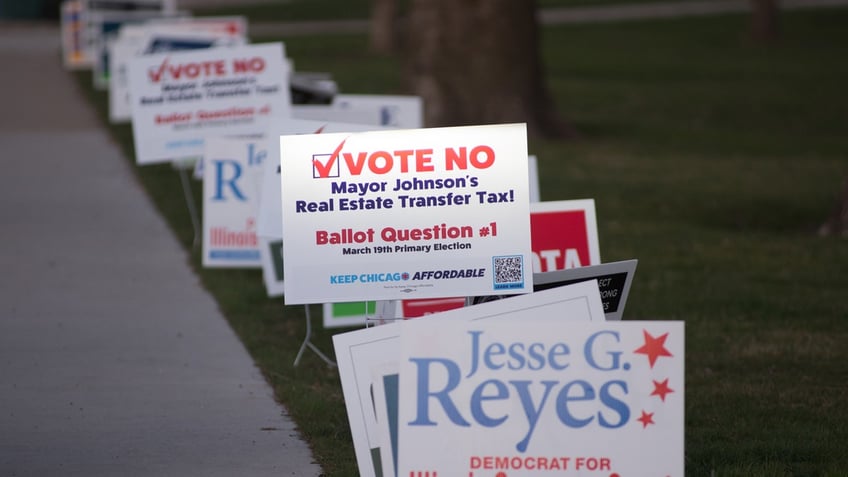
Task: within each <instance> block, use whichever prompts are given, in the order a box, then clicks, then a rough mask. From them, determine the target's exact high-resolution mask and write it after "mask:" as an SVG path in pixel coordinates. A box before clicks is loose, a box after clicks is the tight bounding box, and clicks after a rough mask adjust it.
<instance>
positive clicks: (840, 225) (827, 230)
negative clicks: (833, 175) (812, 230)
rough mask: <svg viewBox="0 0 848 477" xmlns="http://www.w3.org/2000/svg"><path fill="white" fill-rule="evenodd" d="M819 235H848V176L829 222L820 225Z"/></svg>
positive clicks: (843, 182)
mask: <svg viewBox="0 0 848 477" xmlns="http://www.w3.org/2000/svg"><path fill="white" fill-rule="evenodd" d="M819 235H821V236H830V235H836V236H841V237H848V178H845V179H844V180H843V181H842V191H841V192H840V194H839V199H838V200H837V202H836V207H835V208H834V210H833V213H832V214H831V216H830V217H828V219H827V222H825V223H824V224H822V226H821V227H819Z"/></svg>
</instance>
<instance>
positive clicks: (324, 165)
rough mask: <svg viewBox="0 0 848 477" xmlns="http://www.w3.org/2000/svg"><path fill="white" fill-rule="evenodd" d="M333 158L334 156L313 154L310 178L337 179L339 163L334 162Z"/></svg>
mask: <svg viewBox="0 0 848 477" xmlns="http://www.w3.org/2000/svg"><path fill="white" fill-rule="evenodd" d="M335 156H336V155H335V154H313V155H312V178H313V179H325V178H328V177H339V161H337V160H336V157H335Z"/></svg>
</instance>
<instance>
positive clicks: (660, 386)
mask: <svg viewBox="0 0 848 477" xmlns="http://www.w3.org/2000/svg"><path fill="white" fill-rule="evenodd" d="M673 392H674V389H671V388H670V387H668V378H666V379H665V381H663V382H659V381H654V392H652V393H651V396H659V397H660V399H662V401H663V402H665V395H666V394H669V393H673Z"/></svg>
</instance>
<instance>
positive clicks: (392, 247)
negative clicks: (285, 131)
mask: <svg viewBox="0 0 848 477" xmlns="http://www.w3.org/2000/svg"><path fill="white" fill-rule="evenodd" d="M280 151H281V160H280V163H281V167H282V174H281V179H282V180H281V187H282V219H283V224H284V227H283V256H284V260H283V266H284V267H285V271H284V274H285V276H286V277H289V280H287V281H286V294H285V298H286V303H288V304H297V303H314V302H319V303H321V302H344V301H356V300H362V299H366V300H371V299H375V300H397V299H402V298H431V297H444V296H456V295H466V294H470V295H491V294H504V293H508V294H517V293H527V292H529V291H531V290H532V287H533V284H532V273H528V272H529V271H530V269H529V267H530V214H529V191H528V188H529V187H528V180H527V177H528V170H527V131H526V125H524V124H502V125H489V126H466V127H455V128H433V129H409V130H399V131H372V132H365V133H351V134H328V135H324V134H311V135H303V136H282V137H280ZM292 278H294V279H293V280H292Z"/></svg>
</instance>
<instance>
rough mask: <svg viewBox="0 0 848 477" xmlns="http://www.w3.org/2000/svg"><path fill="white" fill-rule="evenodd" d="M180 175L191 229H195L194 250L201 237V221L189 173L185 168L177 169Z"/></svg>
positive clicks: (192, 243)
mask: <svg viewBox="0 0 848 477" xmlns="http://www.w3.org/2000/svg"><path fill="white" fill-rule="evenodd" d="M177 171H178V172H179V174H180V182H181V183H182V185H183V196H185V201H186V207H188V215H189V216H191V227H192V228H193V229H194V238H193V239H192V242H191V246H192V248H197V238H198V237H199V236H200V219H199V218H198V216H197V206H196V205H195V204H194V195H193V194H192V193H191V182H189V179H188V173H187V172H186V168H185V167H179V166H178V167H177Z"/></svg>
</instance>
